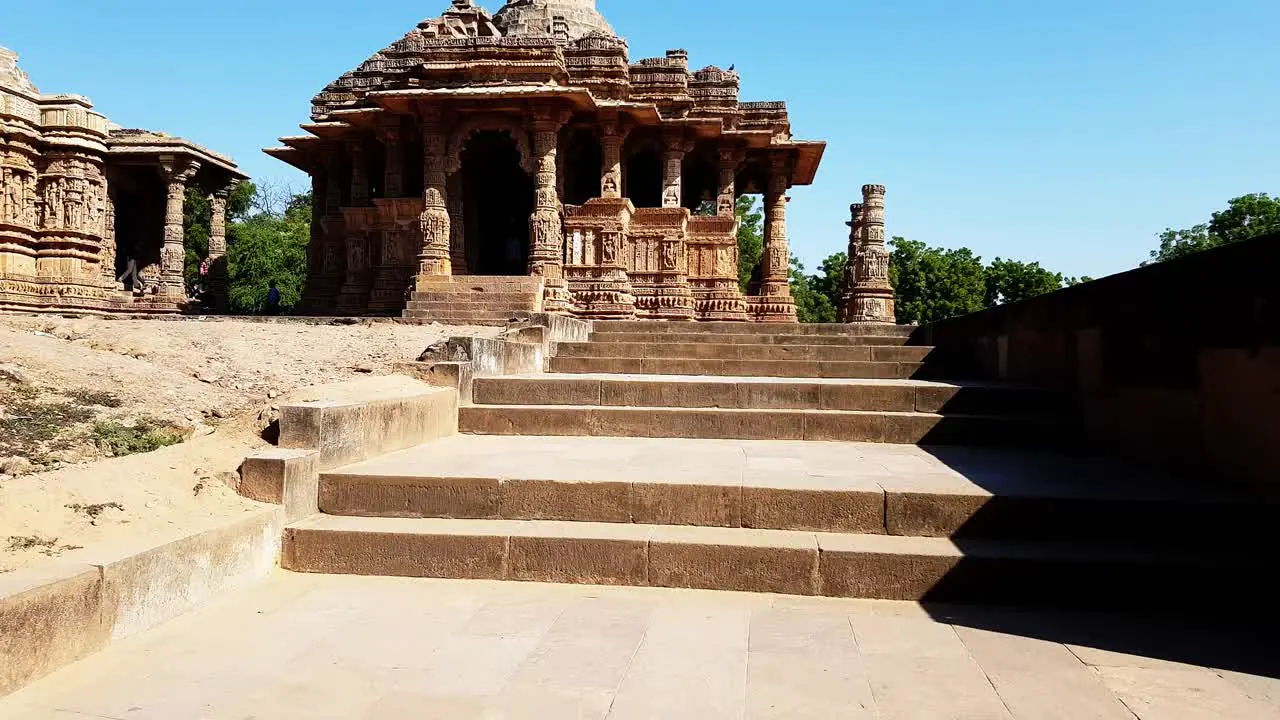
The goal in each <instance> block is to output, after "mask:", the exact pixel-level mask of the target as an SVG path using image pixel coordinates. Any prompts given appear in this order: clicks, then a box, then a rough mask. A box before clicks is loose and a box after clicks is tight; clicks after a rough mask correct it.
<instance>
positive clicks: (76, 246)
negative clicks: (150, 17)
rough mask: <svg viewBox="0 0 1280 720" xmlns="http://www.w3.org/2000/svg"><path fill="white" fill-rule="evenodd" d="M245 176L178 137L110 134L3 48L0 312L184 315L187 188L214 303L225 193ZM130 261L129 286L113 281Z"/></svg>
mask: <svg viewBox="0 0 1280 720" xmlns="http://www.w3.org/2000/svg"><path fill="white" fill-rule="evenodd" d="M244 177H245V176H244V175H243V174H242V173H241V172H240V171H239V170H238V169H237V168H236V165H235V163H233V162H232V161H231V160H229V159H228V158H226V157H223V156H221V155H217V154H215V153H213V152H210V151H209V150H206V149H204V148H202V147H199V146H198V145H195V144H192V143H190V142H188V141H186V140H183V139H181V138H175V137H170V136H168V135H164V134H160V133H152V132H147V131H144V130H126V129H123V128H120V127H117V126H114V125H112V124H111V123H109V122H108V121H107V118H105V117H104V116H102V115H100V114H98V113H96V112H94V111H93V105H92V104H91V103H90V102H89V101H88V100H87V99H85V98H83V97H80V96H79V95H45V94H42V93H40V91H39V90H37V89H36V87H35V85H33V84H32V83H31V81H30V79H28V77H27V75H26V73H24V72H23V71H22V70H21V69H19V68H18V57H17V55H16V54H14V53H13V52H11V51H9V50H6V49H4V48H0V310H74V311H85V312H141V313H171V312H177V311H179V310H181V309H182V308H183V307H184V305H185V304H186V301H187V292H186V288H185V285H184V282H183V275H182V271H183V256H184V250H183V245H182V232H183V231H182V222H183V209H182V204H183V197H184V195H185V193H186V189H187V188H188V187H189V186H192V185H195V186H197V187H200V188H204V189H206V190H208V192H209V193H210V196H211V204H212V206H213V219H212V222H211V223H210V225H211V237H210V240H209V257H210V260H211V261H212V264H211V269H210V284H211V286H212V290H213V293H214V296H215V297H217V296H218V295H219V292H220V290H222V289H223V288H224V287H225V257H224V256H225V254H226V239H225V228H226V224H225V218H224V213H225V209H226V198H227V193H228V192H229V190H230V188H231V187H232V186H233V185H234V184H235V183H237V182H239V181H240V180H241V179H243V178H244ZM131 259H132V260H133V261H134V265H135V266H136V268H137V273H136V275H137V276H138V278H137V282H135V281H134V279H133V278H129V279H128V280H127V281H122V280H121V279H120V278H122V276H123V275H124V274H125V273H126V271H127V269H128V267H129V265H130V263H129V261H130V260H131Z"/></svg>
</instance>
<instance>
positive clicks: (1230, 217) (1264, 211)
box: [1150, 193, 1280, 262]
mask: <svg viewBox="0 0 1280 720" xmlns="http://www.w3.org/2000/svg"><path fill="white" fill-rule="evenodd" d="M1276 232H1280V197H1275V198H1273V197H1270V196H1269V195H1267V194H1266V193H1256V194H1253V195H1243V196H1241V197H1238V198H1234V199H1232V200H1230V201H1229V202H1228V203H1227V208H1226V209H1225V210H1220V211H1218V212H1215V213H1214V214H1213V218H1212V219H1211V220H1210V221H1209V222H1208V223H1203V224H1200V225H1196V226H1194V227H1191V228H1186V229H1184V230H1175V229H1173V228H1168V229H1166V230H1165V231H1164V232H1162V233H1160V234H1159V235H1158V236H1157V238H1159V240H1160V246H1159V247H1157V248H1156V249H1155V250H1152V251H1151V260H1150V262H1164V261H1166V260H1174V259H1176V258H1180V257H1186V256H1187V255H1191V254H1194V253H1198V252H1201V251H1202V250H1210V249H1213V248H1216V247H1221V246H1223V245H1226V244H1228V243H1234V242H1240V241H1242V240H1251V239H1253V238H1256V237H1261V236H1263V235H1269V234H1271V233H1276Z"/></svg>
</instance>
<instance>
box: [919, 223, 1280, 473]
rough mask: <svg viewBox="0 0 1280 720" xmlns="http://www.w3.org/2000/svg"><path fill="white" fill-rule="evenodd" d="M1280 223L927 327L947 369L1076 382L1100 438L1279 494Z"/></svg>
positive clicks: (973, 375) (981, 376)
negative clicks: (1272, 229)
mask: <svg viewBox="0 0 1280 720" xmlns="http://www.w3.org/2000/svg"><path fill="white" fill-rule="evenodd" d="M1277 267H1280V235H1276V236H1272V237H1269V238H1262V239H1257V240H1252V241H1249V242H1244V243H1238V244H1235V245H1232V246H1228V247H1224V248H1219V249H1217V250H1213V251H1209V252H1205V253H1201V254H1198V255H1195V256H1192V257H1188V258H1184V259H1181V260H1176V261H1172V262H1167V263H1161V264H1158V265H1154V266H1151V267H1144V268H1139V269H1137V270H1133V271H1131V272H1127V273H1122V274H1119V275H1114V276H1112V277H1108V278H1103V279H1101V280H1097V281H1094V282H1091V283H1086V284H1084V285H1080V286H1077V287H1074V288H1068V289H1066V290H1062V291H1059V292H1056V293H1052V294H1050V295H1045V296H1042V297H1039V298H1034V299H1032V300H1029V301H1026V302H1022V303H1016V304H1012V305H1007V306H1004V307H999V308H995V309H992V310H988V311H985V312H980V313H975V314H973V315H968V316H965V317H960V318H954V319H951V320H946V321H943V322H939V323H934V324H932V325H929V326H926V327H923V328H921V329H920V330H919V331H918V333H917V341H918V342H921V343H923V344H932V345H937V346H938V349H937V351H935V353H934V355H933V356H932V357H931V360H930V362H931V365H934V366H936V367H939V368H941V369H942V370H941V371H942V372H945V373H946V376H947V377H948V378H952V377H954V378H969V379H978V380H1004V381H1010V382H1016V383H1028V384H1036V385H1051V386H1058V387H1067V388H1071V389H1073V390H1075V391H1076V392H1077V393H1078V395H1079V399H1080V406H1081V408H1082V411H1083V412H1084V414H1085V420H1086V421H1087V423H1088V426H1089V428H1090V429H1091V431H1092V435H1093V437H1094V439H1095V440H1096V441H1097V442H1098V443H1099V444H1100V445H1101V446H1102V447H1104V448H1107V449H1109V450H1112V451H1116V452H1120V453H1123V454H1126V455H1130V456H1134V457H1137V458H1141V459H1143V460H1146V461H1151V462H1156V463H1161V464H1167V465H1170V466H1174V467H1179V468H1182V469H1191V470H1193V471H1194V470H1199V471H1202V472H1203V473H1205V474H1206V477H1212V478H1214V479H1215V480H1221V481H1227V482H1233V483H1237V484H1240V485H1242V486H1245V487H1248V488H1252V489H1253V490H1256V491H1259V492H1261V493H1263V494H1266V495H1270V496H1280V473H1277V470H1276V468H1278V467H1280V444H1278V443H1276V441H1275V440H1276V438H1277V437H1280V284H1278V283H1277V282H1276V276H1275V273H1276V268H1277Z"/></svg>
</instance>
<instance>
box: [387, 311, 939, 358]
mask: <svg viewBox="0 0 1280 720" xmlns="http://www.w3.org/2000/svg"><path fill="white" fill-rule="evenodd" d="M411 306H412V304H411ZM676 337H679V336H673V337H672V338H671V340H675V338H676ZM931 352H933V348H931V347H919V346H896V345H804V344H795V345H773V344H762V345H746V344H740V343H736V344H721V343H717V342H706V343H686V342H648V343H598V342H582V343H560V344H558V345H557V346H556V350H555V353H556V356H557V357H572V358H687V359H698V360H821V361H845V362H911V363H917V362H924V361H925V360H926V359H927V358H928V357H929V354H930V353H931Z"/></svg>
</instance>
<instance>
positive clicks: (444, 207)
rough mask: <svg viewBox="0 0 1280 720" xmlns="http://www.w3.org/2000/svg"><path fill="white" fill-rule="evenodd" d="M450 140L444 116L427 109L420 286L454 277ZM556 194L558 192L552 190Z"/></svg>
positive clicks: (419, 266)
mask: <svg viewBox="0 0 1280 720" xmlns="http://www.w3.org/2000/svg"><path fill="white" fill-rule="evenodd" d="M447 146H448V136H447V134H446V133H445V122H444V117H443V113H442V112H441V111H440V109H438V108H427V109H425V110H424V111H423V114H422V181H423V189H422V215H421V216H420V217H419V224H421V226H422V246H421V248H419V251H418V282H419V284H421V283H422V281H423V278H427V277H440V276H449V275H452V274H453V263H452V261H451V260H450V252H449V239H450V223H449V204H448V197H449V189H448V176H446V175H445V169H444V168H445V152H446V148H447ZM552 191H553V192H554V188H553V190H552Z"/></svg>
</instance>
